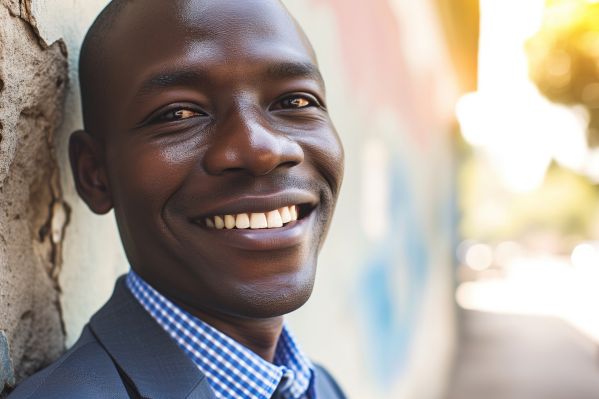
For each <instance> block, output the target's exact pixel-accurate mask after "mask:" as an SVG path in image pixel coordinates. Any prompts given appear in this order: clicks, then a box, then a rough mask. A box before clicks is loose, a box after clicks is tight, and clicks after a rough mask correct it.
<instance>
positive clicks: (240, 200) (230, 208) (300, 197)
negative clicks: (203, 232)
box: [191, 189, 318, 220]
mask: <svg viewBox="0 0 599 399" xmlns="http://www.w3.org/2000/svg"><path fill="white" fill-rule="evenodd" d="M317 204H318V196H316V195H315V194H313V193H311V192H307V191H305V190H294V189H288V190H284V191H279V192H274V193H270V194H259V195H256V194H240V195H237V196H234V197H231V198H227V199H225V200H222V201H216V202H215V203H212V204H210V206H209V207H207V208H204V209H203V210H202V213H201V214H198V215H196V216H193V217H192V218H191V219H192V220H200V219H203V218H206V217H211V216H222V215H236V214H239V213H259V212H269V211H272V210H275V209H279V208H282V207H284V206H291V205H308V206H310V207H311V208H313V207H316V205H317Z"/></svg>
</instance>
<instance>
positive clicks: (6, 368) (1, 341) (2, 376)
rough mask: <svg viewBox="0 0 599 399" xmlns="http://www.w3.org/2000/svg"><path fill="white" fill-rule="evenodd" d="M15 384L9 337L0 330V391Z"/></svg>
mask: <svg viewBox="0 0 599 399" xmlns="http://www.w3.org/2000/svg"><path fill="white" fill-rule="evenodd" d="M14 384H15V374H14V369H13V366H12V361H11V359H10V351H9V347H8V339H7V338H6V335H5V334H4V331H0V392H1V391H2V389H3V388H4V387H5V386H13V385H14Z"/></svg>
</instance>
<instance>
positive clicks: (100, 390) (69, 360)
mask: <svg viewBox="0 0 599 399" xmlns="http://www.w3.org/2000/svg"><path fill="white" fill-rule="evenodd" d="M128 397H129V395H128V393H127V387H126V386H125V383H124V382H123V380H122V378H121V376H120V375H119V371H118V369H117V367H116V366H115V364H114V362H113V361H112V359H111V358H110V356H109V354H108V353H107V352H106V351H105V350H104V348H103V347H102V346H101V345H100V343H99V342H98V341H97V340H96V339H95V337H94V336H93V334H92V333H91V331H90V330H89V328H88V327H86V328H85V329H84V330H83V333H82V335H81V337H80V338H79V340H78V341H77V343H76V344H75V345H74V346H73V347H72V348H71V349H70V350H68V351H67V352H66V353H65V354H64V355H62V356H61V357H60V358H59V359H58V360H57V361H55V362H54V363H53V364H51V365H50V366H48V367H46V368H45V369H43V370H41V371H40V372H38V373H37V374H34V375H33V376H31V377H29V378H28V379H26V380H25V381H23V382H22V383H21V384H20V385H19V386H18V387H17V389H16V390H15V391H14V392H13V393H12V394H11V395H9V399H25V398H47V399H53V398H128Z"/></svg>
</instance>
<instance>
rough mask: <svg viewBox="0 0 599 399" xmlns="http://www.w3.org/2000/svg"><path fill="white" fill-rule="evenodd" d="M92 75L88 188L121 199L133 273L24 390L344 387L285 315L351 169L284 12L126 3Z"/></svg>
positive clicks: (313, 67)
mask: <svg viewBox="0 0 599 399" xmlns="http://www.w3.org/2000/svg"><path fill="white" fill-rule="evenodd" d="M80 80H81V93H82V103H83V113H84V124H85V132H83V131H80V132H76V133H74V134H73V135H72V137H71V141H70V156H71V164H72V169H73V174H74V178H75V182H76V186H77V190H78V192H79V194H80V196H81V197H82V198H83V200H84V201H85V202H86V203H87V204H88V206H89V207H90V208H91V210H92V211H94V212H96V213H98V214H104V213H107V212H109V211H110V210H111V209H114V211H115V216H116V219H117V223H118V226H119V231H120V234H121V238H122V241H123V245H124V248H125V251H126V254H127V257H128V260H129V262H130V264H131V269H132V270H131V272H130V273H129V274H128V275H126V276H125V277H123V278H121V279H119V281H118V282H117V284H116V288H115V292H114V294H113V296H112V298H111V299H110V300H109V301H108V303H107V304H106V305H105V306H104V307H103V308H102V309H101V310H100V311H98V313H96V314H95V315H94V316H93V317H92V319H91V320H90V322H89V324H88V325H87V326H86V327H85V328H84V330H83V333H82V336H81V338H80V339H79V341H78V342H77V343H76V344H75V345H74V347H73V348H71V349H70V350H69V351H68V352H67V353H66V354H65V355H63V356H62V357H61V358H60V359H59V360H58V361H57V362H56V363H54V364H53V365H51V366H50V367H48V368H47V369H45V370H43V371H41V372H40V373H38V374H36V375H35V376H33V377H31V378H30V379H29V380H27V381H25V382H24V383H23V384H21V385H20V386H19V387H18V388H17V389H16V391H15V392H14V393H13V395H12V396H11V398H128V397H143V398H270V397H277V398H294V399H299V398H318V399H327V398H342V397H343V394H342V393H341V390H340V389H339V387H338V386H337V385H336V383H335V382H334V380H333V379H332V378H331V377H330V375H329V374H327V373H326V372H325V371H324V370H323V369H322V368H320V367H317V366H314V365H313V364H312V363H311V362H310V361H309V360H308V359H307V358H306V357H305V355H304V354H303V353H302V352H301V351H300V350H299V348H298V346H297V345H296V343H295V341H294V339H293V337H292V335H291V333H290V332H289V331H288V329H287V328H286V327H285V326H284V323H283V315H284V314H286V313H289V312H291V311H293V310H295V309H297V308H298V307H300V306H301V305H302V304H304V303H305V301H306V300H307V299H308V297H309V296H310V293H311V290H312V286H313V282H314V274H315V268H316V260H317V255H318V252H319V250H320V247H321V245H322V242H323V240H324V237H325V235H326V231H327V228H328V225H329V222H330V220H331V217H332V214H333V209H334V206H335V201H336V198H337V194H338V192H339V188H340V184H341V179H342V174H343V166H342V165H343V150H342V147H341V144H340V142H339V139H338V137H337V134H336V132H335V129H334V127H333V125H332V123H331V120H330V119H329V115H328V113H327V109H326V102H325V89H324V84H323V81H322V78H321V76H320V73H319V71H318V67H317V63H316V59H315V56H314V53H313V50H312V48H311V47H310V44H309V42H308V40H307V38H306V37H305V35H304V34H303V33H302V31H301V30H300V28H299V27H298V26H297V24H296V22H295V21H294V20H293V18H292V17H291V16H290V15H289V14H288V13H287V11H286V10H285V8H284V7H283V6H282V5H281V4H280V3H279V2H278V1H276V0H243V1H239V0H168V1H167V0H143V1H141V0H137V1H136V0H119V1H116V0H115V1H113V2H112V3H111V4H110V5H109V6H108V7H107V8H106V9H105V10H104V11H103V12H102V14H101V15H100V16H99V17H98V19H97V20H96V21H95V23H94V25H93V26H92V28H91V29H90V31H89V33H88V35H87V37H86V39H85V42H84V44H83V48H82V53H81V60H80ZM314 327H315V328H318V327H317V326H314Z"/></svg>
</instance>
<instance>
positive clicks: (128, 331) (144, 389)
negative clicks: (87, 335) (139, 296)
mask: <svg viewBox="0 0 599 399" xmlns="http://www.w3.org/2000/svg"><path fill="white" fill-rule="evenodd" d="M90 329H91V331H92V332H93V333H94V335H95V336H96V338H97V339H98V341H99V342H100V344H101V345H102V346H103V347H104V348H105V349H106V351H107V352H108V354H109V355H110V356H111V357H112V359H113V360H114V362H115V363H116V364H117V365H118V367H119V368H120V369H121V370H122V372H123V373H124V374H125V375H126V377H127V378H128V379H129V380H130V382H131V383H132V384H133V385H134V386H135V389H136V390H137V392H138V393H139V394H140V395H141V396H142V397H143V398H148V399H150V398H160V399H162V398H189V399H214V398H215V396H214V394H213V392H212V390H211V389H210V387H209V385H208V381H207V380H206V377H205V376H204V375H203V374H202V373H201V372H200V371H199V370H198V368H197V367H196V365H195V364H194V363H193V362H192V361H191V359H189V358H188V357H187V355H186V354H185V353H184V352H183V351H182V350H181V349H180V348H179V346H178V345H177V344H176V343H175V341H174V340H173V339H172V338H171V337H170V336H169V335H168V334H167V333H166V332H165V331H164V330H163V329H162V328H161V327H160V326H159V325H158V323H156V321H155V320H154V319H152V317H151V316H150V315H149V314H148V313H147V312H146V310H145V309H144V308H143V307H142V306H141V305H140V304H139V303H138V302H137V300H136V299H135V298H134V297H133V295H132V294H131V293H130V292H129V289H128V288H127V287H126V285H125V280H124V278H123V277H121V278H119V279H118V281H117V283H116V286H115V290H114V293H113V295H112V297H111V298H110V300H109V301H108V302H107V303H106V305H104V307H102V309H100V310H99V311H98V312H97V313H96V314H95V315H94V316H93V317H92V319H91V321H90Z"/></svg>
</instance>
